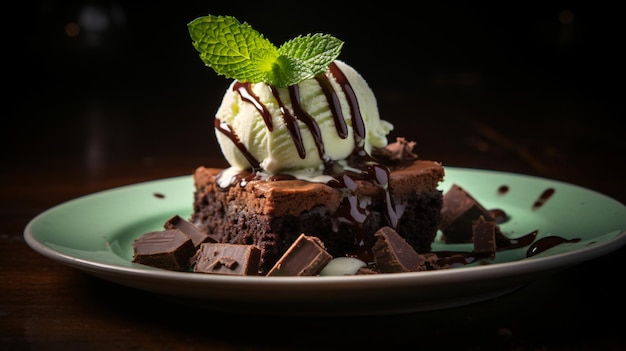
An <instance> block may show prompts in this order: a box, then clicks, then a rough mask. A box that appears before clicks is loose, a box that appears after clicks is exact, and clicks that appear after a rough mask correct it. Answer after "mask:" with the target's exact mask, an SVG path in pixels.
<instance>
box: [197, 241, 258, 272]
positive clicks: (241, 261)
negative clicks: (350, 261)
mask: <svg viewBox="0 0 626 351" xmlns="http://www.w3.org/2000/svg"><path fill="white" fill-rule="evenodd" d="M191 261H192V265H193V271H194V272H200V273H213V274H229V275H258V274H259V266H260V264H261V249H259V248H258V247H256V246H254V245H240V244H225V243H208V242H205V243H202V244H200V248H199V249H198V251H197V252H196V254H195V255H194V257H192V259H191Z"/></svg>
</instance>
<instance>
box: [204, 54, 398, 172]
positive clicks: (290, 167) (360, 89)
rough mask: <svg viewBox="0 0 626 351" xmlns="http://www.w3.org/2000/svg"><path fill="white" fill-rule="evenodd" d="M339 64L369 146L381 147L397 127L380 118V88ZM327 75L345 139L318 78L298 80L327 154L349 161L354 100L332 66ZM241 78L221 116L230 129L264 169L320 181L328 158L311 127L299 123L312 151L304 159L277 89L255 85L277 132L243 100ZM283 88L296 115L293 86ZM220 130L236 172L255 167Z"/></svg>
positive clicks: (230, 91) (282, 95) (222, 144)
mask: <svg viewBox="0 0 626 351" xmlns="http://www.w3.org/2000/svg"><path fill="white" fill-rule="evenodd" d="M335 63H336V64H337V66H338V67H339V68H340V69H341V71H342V72H343V74H344V75H345V76H346V78H347V79H348V81H349V83H350V85H351V86H352V88H353V90H354V92H355V94H356V96H357V99H358V103H359V106H360V110H361V115H362V117H363V121H364V125H365V130H366V133H367V134H366V137H365V138H364V141H365V145H364V148H365V150H366V151H367V152H368V153H369V152H371V149H372V147H377V148H380V147H384V146H386V145H387V135H388V134H389V132H390V131H391V130H392V129H393V125H391V124H390V123H389V122H387V121H384V120H381V119H380V116H379V113H378V106H377V102H376V97H375V96H374V93H373V92H372V90H371V89H370V87H369V86H368V84H367V82H366V81H365V80H364V79H363V77H361V75H360V74H359V73H358V72H357V71H356V70H354V69H353V68H352V67H350V66H349V65H347V64H345V63H344V62H341V61H335ZM326 76H327V77H328V78H329V80H330V82H331V84H332V87H333V89H334V91H335V92H336V95H337V97H338V99H339V101H340V104H341V106H342V111H343V115H344V117H345V118H346V122H347V126H348V132H349V135H348V137H346V138H341V137H340V136H339V135H338V133H337V131H336V129H335V122H334V119H333V118H334V117H333V114H332V111H331V109H330V107H329V104H328V101H327V97H326V95H325V94H324V92H323V90H322V87H321V86H320V84H319V83H318V81H317V80H316V79H314V78H311V79H308V80H305V81H303V82H301V83H299V84H298V86H299V89H300V97H301V105H302V107H303V108H304V110H306V111H307V112H308V113H309V114H310V115H311V116H312V117H313V118H314V120H315V121H316V123H317V125H318V126H319V129H320V132H321V135H322V140H323V143H324V147H325V152H326V156H325V157H326V158H330V159H332V160H343V159H345V158H347V157H348V156H349V155H350V154H351V153H352V152H353V151H354V149H355V142H354V137H353V130H352V120H351V116H352V115H351V112H350V107H349V105H348V99H347V98H346V96H345V94H344V91H343V90H342V88H341V86H340V85H339V83H337V81H336V79H335V78H334V77H333V75H332V74H331V73H330V71H327V72H326ZM235 83H236V82H233V83H232V84H231V86H230V87H229V88H228V90H227V91H226V93H225V95H224V97H223V100H222V103H221V105H220V107H219V108H218V110H217V113H216V115H215V117H216V118H217V119H219V121H220V122H221V126H222V128H227V130H230V131H232V132H234V133H235V134H236V135H237V137H238V138H239V140H240V142H241V143H242V144H243V146H245V148H246V149H247V150H248V152H249V153H250V154H251V155H253V156H254V158H256V160H258V161H259V163H260V167H261V169H262V172H265V173H267V174H270V175H271V174H277V173H286V174H292V175H295V176H297V177H299V178H306V179H309V180H316V177H317V176H319V175H320V174H321V171H322V170H323V166H324V161H323V160H322V159H321V158H320V156H319V153H318V149H317V146H316V144H315V139H314V137H313V135H312V134H311V132H310V131H309V129H308V127H307V126H306V125H305V124H304V123H303V122H301V121H298V122H297V123H298V127H299V130H300V133H301V135H302V140H303V145H304V147H305V150H306V156H305V157H304V158H301V157H300V156H299V154H298V151H297V149H296V144H295V143H294V139H293V138H292V136H291V134H290V133H289V130H288V128H287V125H286V124H285V123H284V119H283V113H282V112H281V108H280V105H279V103H278V101H277V100H276V98H275V96H274V95H273V93H272V91H271V88H270V87H269V86H268V85H267V84H264V83H257V84H252V91H253V92H254V94H255V95H256V96H257V97H258V98H259V100H260V102H261V103H262V104H263V105H265V106H266V108H267V109H268V111H269V112H270V113H271V116H272V124H273V130H272V131H270V129H269V128H268V127H267V125H266V123H265V121H264V119H263V115H262V114H261V113H260V112H259V110H258V109H257V107H255V105H254V104H252V103H250V102H249V101H247V100H245V99H243V98H242V96H241V95H240V94H239V93H238V92H236V91H234V90H233V85H234V84H235ZM278 91H279V96H280V100H281V101H282V102H283V104H284V106H285V107H286V108H287V109H288V110H289V111H290V113H291V114H293V113H294V111H293V106H292V104H291V100H290V97H289V91H288V88H279V89H278ZM215 133H216V136H217V140H218V142H219V145H220V147H221V150H222V153H223V154H224V157H225V158H226V160H227V161H228V163H229V164H230V165H231V171H232V172H233V173H234V172H238V171H240V170H250V169H251V168H252V165H251V164H250V163H249V162H248V160H247V159H246V157H245V156H244V154H243V153H242V152H241V151H240V150H239V149H238V148H237V146H236V145H235V144H234V143H233V141H232V140H231V138H229V137H228V136H226V135H225V134H224V133H222V132H221V131H219V130H217V129H216V131H215ZM225 178H228V177H225ZM319 181H324V179H323V177H322V178H319Z"/></svg>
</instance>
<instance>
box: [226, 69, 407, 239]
mask: <svg viewBox="0 0 626 351" xmlns="http://www.w3.org/2000/svg"><path fill="white" fill-rule="evenodd" d="M329 72H330V74H331V75H332V76H333V77H334V78H335V81H336V82H337V83H338V84H339V86H340V87H341V90H342V92H343V93H344V95H345V96H346V98H347V100H348V106H349V107H350V119H351V121H352V130H353V138H354V145H355V146H354V149H353V151H352V153H351V155H350V156H349V157H348V159H347V163H348V165H349V166H350V167H352V168H354V169H358V170H360V173H359V172H354V171H349V170H345V169H343V167H342V166H341V165H340V164H338V163H337V162H336V161H335V160H332V159H331V158H330V157H329V156H328V155H327V154H326V150H325V147H324V142H323V140H322V135H321V132H320V128H319V125H318V124H317V122H316V121H315V119H314V118H313V117H312V116H311V115H310V114H309V113H308V112H307V111H306V110H305V109H304V108H303V107H302V104H301V100H300V89H299V86H298V85H297V84H296V85H292V86H289V87H288V91H289V98H290V100H291V106H292V108H293V113H292V112H290V111H289V109H288V108H287V107H286V105H285V103H284V102H283V101H282V99H281V97H280V94H279V91H278V89H276V88H275V87H271V86H270V89H271V92H272V94H273V96H274V98H275V99H276V102H277V103H278V106H279V109H280V111H281V115H282V122H283V123H284V125H285V126H286V128H287V130H288V131H289V133H290V135H291V139H292V140H293V142H294V145H295V147H296V150H297V151H298V155H299V156H300V158H305V157H306V149H305V147H304V142H303V140H302V134H301V130H300V127H299V125H298V121H300V122H302V123H303V124H304V125H305V126H306V128H307V129H308V130H309V132H310V133H311V134H312V136H313V139H314V141H315V145H316V147H317V150H318V155H319V157H320V159H321V160H322V161H323V164H324V172H323V173H324V174H325V175H329V176H331V177H332V180H330V181H329V182H328V183H327V185H329V186H332V187H335V188H340V189H348V190H349V193H350V194H351V195H347V196H346V197H345V198H344V199H343V202H342V204H341V206H340V208H339V209H338V210H337V212H336V216H337V217H338V218H344V219H346V220H347V221H349V222H350V223H351V225H352V227H353V229H354V232H355V233H356V234H357V238H356V242H359V241H361V239H363V238H362V236H363V235H364V233H363V229H362V224H363V223H364V221H365V220H366V219H367V218H368V216H369V211H370V209H368V208H363V207H361V206H359V203H358V202H359V201H358V199H357V197H356V195H354V193H353V191H354V190H355V189H356V180H366V181H370V182H372V183H373V184H375V185H377V186H378V188H379V189H380V191H381V192H382V193H383V194H384V196H383V198H384V199H385V208H384V214H383V215H384V218H385V220H386V222H387V225H389V226H391V227H393V228H396V226H397V224H398V217H397V214H396V210H395V205H394V203H393V201H391V196H390V194H389V191H388V183H389V174H390V170H389V168H388V167H386V166H384V165H382V164H380V163H378V162H377V161H376V160H375V159H374V158H373V157H372V156H371V155H369V154H368V153H367V152H366V150H365V135H366V130H365V122H364V120H363V116H362V115H361V109H360V107H359V102H358V99H357V97H356V94H355V92H354V89H353V88H352V85H351V84H350V82H349V81H348V79H347V78H346V76H345V75H344V74H343V72H342V71H341V69H340V68H339V67H338V66H337V65H336V64H335V63H334V62H333V63H332V64H331V65H330V67H329ZM315 80H317V82H318V84H319V85H320V87H321V89H322V92H323V93H324V95H325V96H326V100H327V102H328V105H329V108H330V110H331V112H332V115H333V120H334V122H335V129H336V131H337V135H338V136H339V137H340V138H342V139H346V138H347V137H348V135H349V132H348V125H347V123H346V118H345V116H344V115H343V111H342V108H341V104H340V101H339V97H338V95H337V91H335V89H334V88H333V86H332V84H331V82H330V79H329V77H328V76H326V74H324V73H322V74H319V75H317V76H316V77H315ZM232 89H233V91H235V92H237V93H238V94H239V95H240V96H241V98H242V99H243V100H244V101H246V102H248V103H251V104H252V105H253V106H254V107H255V108H256V110H257V111H258V112H259V114H260V115H261V116H262V117H263V120H264V122H265V125H266V127H267V128H268V129H269V130H270V131H271V130H273V128H274V126H273V122H272V115H271V114H270V112H269V111H268V109H267V107H266V106H265V105H264V104H263V103H262V102H261V100H260V99H259V97H258V96H257V95H256V94H255V93H254V92H253V91H252V86H251V84H250V83H241V82H236V83H235V84H234V85H233V88H232ZM214 125H215V128H216V130H218V131H219V132H221V133H222V134H224V135H225V136H227V137H228V138H229V139H230V140H231V141H232V142H233V144H235V146H236V147H237V148H238V149H239V151H240V152H241V153H242V154H243V155H244V157H245V158H246V160H247V161H248V163H250V167H251V169H252V172H251V173H248V172H243V173H242V174H241V175H240V176H239V177H236V179H235V180H234V181H235V182H238V183H239V185H240V186H243V185H245V184H247V182H248V181H249V180H251V179H252V178H251V177H253V176H254V174H255V173H256V171H259V170H260V168H261V167H260V162H259V161H258V160H257V159H256V157H254V155H252V153H251V152H250V151H249V150H248V149H247V148H246V147H245V145H244V144H243V143H242V142H241V140H240V139H239V136H238V135H237V133H235V131H234V130H233V129H232V128H231V127H230V126H229V125H227V124H225V123H223V122H222V121H220V120H219V119H217V118H216V119H215V122H214ZM244 173H245V174H244ZM270 179H271V180H281V179H292V177H288V176H281V175H273V176H272V177H271V178H270ZM231 185H232V184H231Z"/></svg>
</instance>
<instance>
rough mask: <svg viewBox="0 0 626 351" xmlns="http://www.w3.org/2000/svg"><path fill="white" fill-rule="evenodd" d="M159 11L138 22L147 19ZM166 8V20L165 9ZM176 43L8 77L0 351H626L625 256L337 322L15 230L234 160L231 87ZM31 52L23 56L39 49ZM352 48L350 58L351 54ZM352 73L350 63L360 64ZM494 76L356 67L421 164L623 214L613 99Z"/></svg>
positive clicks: (478, 69) (619, 135)
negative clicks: (260, 306)
mask: <svg viewBox="0 0 626 351" xmlns="http://www.w3.org/2000/svg"><path fill="white" fill-rule="evenodd" d="M198 7H200V8H201V6H199V5H196V8H195V9H194V8H189V9H187V10H186V11H182V10H181V11H180V12H175V13H176V14H177V15H176V16H174V17H173V18H174V20H173V22H174V24H170V27H168V28H170V29H171V28H172V27H174V28H176V27H175V26H179V25H180V23H181V21H184V20H188V19H190V18H193V14H196V15H198V14H203V13H204V12H206V11H204V10H203V11H200V12H199V11H198ZM151 9H152V12H150V11H149V12H148V14H147V15H150V14H154V13H155V12H156V11H157V10H156V9H154V8H151ZM178 9H179V10H180V8H178ZM42 11H43V10H42ZM126 11H127V15H128V18H127V20H128V23H129V25H128V28H131V29H132V31H131V30H130V29H129V31H131V32H132V33H131V34H137V32H141V30H140V29H138V28H139V27H140V25H139V24H137V23H136V22H140V21H139V18H140V17H141V16H139V15H138V13H139V12H140V11H138V10H137V9H136V8H132V7H131V8H130V9H128V8H127V9H126ZM42 13H44V14H42ZM158 13H159V14H160V15H161V16H165V14H164V13H165V10H164V9H161V10H160V12H158ZM39 14H40V15H39V17H38V18H39V19H40V20H41V19H44V20H47V21H44V22H43V24H41V27H40V28H39V29H38V31H36V33H38V34H42V33H44V32H45V28H47V27H46V25H44V24H50V25H51V24H53V23H56V24H59V23H64V22H63V19H60V17H59V16H56V17H55V16H54V15H58V14H59V11H57V12H54V11H53V13H52V14H50V12H47V14H48V15H45V14H46V12H39ZM147 15H146V16H147ZM147 17H149V16H147ZM161 18H163V17H161ZM133 20H134V21H136V22H132V21H133ZM250 21H252V18H251V19H250ZM140 23H145V22H140ZM182 23H184V22H182ZM50 28H54V26H53V25H51V26H50ZM178 29H180V28H178ZM162 31H163V32H166V30H165V29H162ZM174 32H175V34H172V37H170V38H165V37H164V39H163V42H164V43H169V44H172V45H174V46H175V48H176V50H173V51H174V52H168V53H167V55H165V54H163V57H159V55H158V54H155V53H154V52H152V54H154V55H153V58H154V60H153V61H149V60H148V61H149V62H148V61H144V59H146V56H147V54H146V49H147V47H148V46H149V44H150V45H153V44H156V43H158V41H156V40H155V41H150V39H147V40H148V41H149V43H144V44H140V40H139V39H137V37H131V39H132V40H131V39H129V38H126V39H124V40H122V42H123V43H124V45H121V46H122V47H121V48H120V46H119V45H118V46H115V45H112V44H111V43H110V42H104V43H103V44H102V46H101V51H98V50H96V49H93V48H90V47H88V45H87V44H86V43H83V44H81V45H82V46H81V45H78V44H76V41H72V40H69V39H68V38H56V44H57V45H58V46H61V47H62V49H60V52H56V53H54V52H53V51H50V52H49V54H50V56H48V58H49V60H40V59H38V58H35V57H33V56H32V55H24V56H23V59H24V61H22V63H26V64H25V65H18V66H17V67H18V68H23V69H25V70H29V71H30V72H32V71H33V70H34V71H35V72H37V74H36V75H34V76H33V75H32V74H31V75H29V77H32V78H30V83H26V82H24V81H22V80H20V81H15V82H12V86H13V87H14V88H15V89H13V90H12V92H11V93H9V95H8V97H9V100H10V101H9V102H8V105H6V106H8V107H9V109H10V112H9V117H10V118H9V119H10V121H11V122H12V125H11V126H9V125H7V121H5V122H4V123H5V127H3V133H2V134H3V140H2V146H3V149H2V150H3V155H4V156H3V166H2V171H1V172H0V210H1V211H0V218H1V220H2V223H3V225H2V229H0V267H1V268H2V270H1V271H0V272H1V273H0V277H1V279H0V296H1V298H0V349H3V350H49V349H55V350H56V349H59V350H111V349H120V350H121V349H132V350H152V349H167V350H195V349H217V350H243V349H272V350H281V349H285V350H286V349H296V348H297V349H305V348H311V349H317V348H321V347H325V346H328V345H333V346H338V347H341V348H355V349H363V348H368V346H370V345H374V344H380V345H385V344H386V345H388V346H389V348H390V349H394V348H396V349H397V348H409V347H410V348H413V349H418V348H426V349H434V348H439V349H450V348H454V349H468V350H491V349H497V350H539V349H543V350H591V349H593V350H599V349H602V350H609V349H612V350H617V349H624V348H626V338H624V336H623V323H621V322H620V320H621V317H622V316H623V315H624V312H625V306H626V303H625V302H624V296H626V288H624V284H623V283H622V279H621V277H623V272H624V268H626V267H625V263H624V257H626V256H625V255H626V248H624V247H622V248H618V249H616V251H614V252H613V253H610V254H608V255H606V256H603V257H600V258H597V259H594V260H591V261H589V262H587V263H584V264H581V265H578V266H575V267H572V268H570V269H567V270H565V271H563V272H560V273H558V274H554V275H551V276H549V277H546V278H543V279H539V280H537V281H533V282H532V283H530V284H528V285H526V286H523V287H522V288H520V289H519V290H517V291H514V292H512V293H510V294H508V295H505V296H502V297H499V298H495V299H492V300H488V301H485V302H481V303H476V304H472V305H468V306H464V307H457V308H451V309H445V310H438V311H431V312H424V313H414V314H406V315H395V316H378V317H374V316H364V317H345V318H322V317H316V318H304V317H303V318H298V317H290V318H284V317H258V316H233V315H228V314H224V313H217V312H208V311H200V310H192V309H189V308H187V307H185V308H183V307H182V306H180V305H176V304H172V303H168V302H164V301H163V300H162V299H159V298H157V297H155V296H153V295H151V294H150V293H146V292H142V291H137V290H134V289H131V288H127V287H123V286H119V285H116V284H113V283H109V282H106V281H103V280H100V279H98V278H94V277H92V276H90V275H87V274H85V273H82V272H80V271H78V270H75V269H72V268H69V267H67V266H65V265H62V264H60V263H58V262H55V261H52V260H50V259H47V258H45V257H43V256H42V255H40V254H38V253H37V252H35V251H34V250H32V249H31V248H30V247H28V246H27V244H26V243H25V241H24V239H23V231H24V228H25V226H26V225H27V223H28V222H29V221H30V220H31V219H32V218H34V217H35V216H36V215H38V214H39V213H41V212H43V211H44V210H46V209H48V208H50V207H52V206H55V205H58V204H61V203H63V202H65V201H68V200H71V199H74V198H76V197H79V196H82V195H86V194H91V193H94V192H97V191H101V190H105V189H111V188H115V187H118V186H122V185H128V184H134V183H137V182H142V181H148V180H155V179H162V178H168V177H174V176H180V175H188V174H191V172H192V170H193V169H194V168H195V167H197V166H199V165H210V166H217V167H222V166H225V165H226V163H225V161H224V160H223V159H222V157H221V154H220V152H219V149H218V147H217V144H216V142H215V140H214V135H213V130H212V119H211V118H212V114H213V112H214V110H215V109H216V108H217V104H218V103H219V100H220V97H221V94H222V93H223V91H224V89H225V88H226V84H227V81H226V80H224V79H219V78H216V77H215V76H214V74H213V73H212V72H210V71H208V69H205V68H204V67H201V66H202V64H201V63H200V62H199V61H197V56H195V54H194V53H193V52H191V51H190V50H188V49H189V47H188V46H187V42H185V40H187V39H186V33H184V30H183V31H178V32H176V31H174ZM159 33H160V34H163V33H161V32H159ZM33 37H36V36H35V35H32V36H31V37H30V39H32V38H33ZM49 37H50V38H52V37H53V35H52V34H50V35H49ZM123 37H124V36H122V35H119V36H118V37H114V38H112V39H116V38H117V39H120V40H121V38H123ZM100 39H102V40H105V39H111V38H107V37H104V38H100ZM40 45H41V47H43V48H46V47H50V48H51V47H53V44H51V43H41V44H40ZM62 45H65V46H62ZM73 45H74V46H73ZM106 45H111V46H106ZM142 45H144V46H142ZM58 46H57V47H58ZM136 46H139V48H137V47H136ZM41 47H40V48H41ZM79 47H81V48H82V50H78V48H79ZM29 48H30V49H29V50H31V51H28V53H30V54H32V53H37V52H41V51H44V50H43V49H42V50H41V51H40V50H39V49H33V48H32V46H31V47H29ZM107 50H109V51H107ZM346 50H348V49H346ZM165 51H168V50H165ZM355 51H356V49H355V50H353V51H349V50H348V53H347V54H346V55H347V56H348V57H349V58H353V56H350V55H356V54H358V51H356V53H355ZM500 53H501V52H500ZM431 54H432V53H431ZM27 56H28V57H27ZM486 56H488V55H487V54H485V57H486ZM42 57H43V56H42ZM172 60H173V61H172ZM352 62H353V64H354V65H356V66H357V67H358V66H359V61H358V60H357V59H356V58H353V61H352ZM427 63H428V62H427ZM197 66H200V67H197ZM504 66H506V65H504V64H503V65H502V66H497V67H491V68H488V67H484V66H482V65H474V66H472V65H467V66H464V65H459V64H456V63H451V64H450V65H448V66H446V65H443V64H442V65H440V66H438V68H437V69H432V70H430V69H428V70H426V69H425V70H424V72H425V73H424V74H422V75H421V76H419V77H418V76H416V77H414V81H413V82H405V83H398V82H393V83H392V84H390V83H387V82H386V81H385V80H383V79H378V78H379V77H378V75H377V74H375V73H374V72H375V69H373V68H370V66H366V65H365V64H364V67H363V70H362V71H365V72H372V76H373V79H372V82H371V83H372V87H373V88H374V89H375V92H376V93H377V96H378V99H379V107H380V111H381V115H382V116H383V118H385V119H387V120H389V121H391V122H393V123H394V124H395V125H396V130H395V132H394V134H393V135H394V136H395V135H398V136H406V137H408V138H410V139H413V140H415V141H417V146H416V151H417V153H418V154H419V156H420V157H422V158H425V159H433V160H439V161H441V162H442V163H443V164H444V166H455V167H468V168H481V169H489V170H501V171H507V172H515V173H522V174H529V175H534V176H539V177H546V178H550V179H556V180H561V181H565V182H569V183H573V184H576V185H579V186H582V187H586V188H589V189H591V190H594V191H597V192H600V193H603V194H606V195H608V196H610V197H612V198H614V199H616V200H618V201H620V202H622V203H626V187H625V186H624V179H625V176H626V172H624V171H623V164H622V163H623V160H624V154H625V152H626V148H625V146H624V145H625V143H624V141H623V127H622V126H621V123H620V122H619V119H620V118H623V106H621V104H620V103H618V102H620V100H618V94H617V93H616V92H612V91H611V90H609V89H606V88H604V86H603V85H602V83H604V81H599V79H600V78H597V77H596V78H597V79H598V81H594V83H598V84H597V85H595V86H594V87H589V86H586V85H584V84H569V81H567V80H559V79H557V78H559V77H555V76H550V75H549V74H543V73H542V72H539V71H537V70H534V69H533V68H534V67H532V65H531V67H529V66H525V65H522V64H517V65H514V67H508V68H506V69H505V68H504ZM598 69H599V70H601V71H602V72H607V71H609V70H610V69H609V68H606V67H601V66H599V68H598ZM362 73H363V72H362ZM363 74H364V75H365V76H366V78H367V77H368V75H367V73H363ZM581 74H582V73H581ZM420 77H421V78H420ZM581 77H582V76H581ZM585 77H587V78H588V77H590V75H586V76H585ZM594 77H595V76H594ZM560 78H562V77H560ZM581 79H582V78H581ZM619 99H622V98H621V97H619ZM392 137H393V136H392ZM190 199H191V194H190ZM331 340H332V343H329V341H331Z"/></svg>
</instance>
